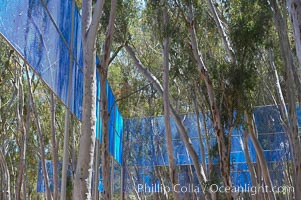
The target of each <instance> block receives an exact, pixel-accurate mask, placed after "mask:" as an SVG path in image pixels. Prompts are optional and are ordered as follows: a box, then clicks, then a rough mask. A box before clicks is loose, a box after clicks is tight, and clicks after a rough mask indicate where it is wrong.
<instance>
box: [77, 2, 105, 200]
mask: <svg viewBox="0 0 301 200" xmlns="http://www.w3.org/2000/svg"><path fill="white" fill-rule="evenodd" d="M103 5H104V0H97V2H96V4H95V5H94V12H93V15H92V0H86V1H83V4H82V43H83V57H84V66H83V69H84V93H83V106H82V108H83V110H82V111H83V112H82V126H81V137H80V144H79V152H78V160H77V167H76V174H75V179H74V194H73V199H74V200H84V199H88V200H90V199H91V180H92V167H93V157H94V145H95V125H96V115H95V113H96V35H97V31H98V28H99V22H100V17H101V13H102V8H103Z"/></svg>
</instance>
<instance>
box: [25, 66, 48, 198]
mask: <svg viewBox="0 0 301 200" xmlns="http://www.w3.org/2000/svg"><path fill="white" fill-rule="evenodd" d="M25 68H26V78H27V83H28V87H29V98H30V101H31V104H32V109H33V113H34V118H35V122H36V126H37V129H38V135H39V143H40V154H41V163H42V171H43V176H44V182H45V187H46V199H47V200H51V199H52V196H51V192H50V187H49V179H48V173H47V168H46V162H45V160H46V157H45V152H44V150H45V147H44V136H43V132H42V128H41V124H40V119H39V115H38V112H37V108H36V105H35V102H34V98H33V94H32V87H31V79H30V77H29V72H28V66H25Z"/></svg>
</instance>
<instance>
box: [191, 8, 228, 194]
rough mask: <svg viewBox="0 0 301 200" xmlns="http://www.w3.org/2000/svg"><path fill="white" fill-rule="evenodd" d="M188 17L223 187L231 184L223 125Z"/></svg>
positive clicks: (193, 29) (192, 24)
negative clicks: (203, 83)
mask: <svg viewBox="0 0 301 200" xmlns="http://www.w3.org/2000/svg"><path fill="white" fill-rule="evenodd" d="M191 9H192V8H191ZM191 12H192V11H191ZM190 19H191V20H190V27H189V34H190V40H191V48H192V53H193V56H194V59H195V62H196V65H197V67H198V70H199V72H200V77H201V79H202V80H203V81H204V82H205V85H206V88H207V94H208V97H209V102H210V109H211V112H212V114H213V116H212V118H213V123H214V128H215V132H216V137H217V144H218V150H219V156H220V170H221V173H222V176H223V181H224V185H225V187H231V186H232V184H231V179H230V165H229V160H228V152H227V148H226V141H225V138H224V133H223V127H222V125H221V119H220V113H219V109H218V106H217V103H216V99H215V95H214V89H213V85H212V80H211V78H210V76H209V72H208V70H207V68H206V66H205V63H204V62H203V58H202V56H201V54H200V53H199V49H198V43H197V40H196V33H195V27H194V21H193V17H192V16H190ZM226 195H227V199H231V198H232V197H231V192H229V193H227V194H226Z"/></svg>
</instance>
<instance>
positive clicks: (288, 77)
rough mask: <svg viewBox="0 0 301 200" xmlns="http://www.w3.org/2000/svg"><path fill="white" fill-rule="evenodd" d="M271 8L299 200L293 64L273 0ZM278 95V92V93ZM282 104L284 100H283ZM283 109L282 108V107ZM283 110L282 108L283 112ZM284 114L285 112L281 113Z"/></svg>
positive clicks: (300, 151)
mask: <svg viewBox="0 0 301 200" xmlns="http://www.w3.org/2000/svg"><path fill="white" fill-rule="evenodd" d="M271 6H272V9H273V13H274V22H275V27H276V29H277V32H278V36H279V42H280V50H281V56H282V59H283V63H284V66H283V67H284V71H285V84H286V99H287V104H288V111H287V115H286V116H283V117H284V120H286V126H287V129H286V132H287V135H288V139H289V143H290V150H291V153H292V157H293V183H294V184H293V185H294V187H295V198H296V199H300V198H301V158H300V155H301V143H300V138H299V133H298V124H297V114H296V95H295V88H296V85H295V83H296V81H298V80H295V77H294V68H295V66H294V63H293V58H292V53H291V48H290V44H289V39H288V30H287V26H286V23H285V21H284V19H283V17H282V15H281V13H280V10H279V7H278V5H277V2H276V1H275V0H271ZM278 94H279V92H278ZM283 103H284V100H283ZM282 107H283V106H282ZM283 109H284V108H282V110H283ZM282 113H283V114H285V110H283V112H282Z"/></svg>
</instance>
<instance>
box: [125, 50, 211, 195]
mask: <svg viewBox="0 0 301 200" xmlns="http://www.w3.org/2000/svg"><path fill="white" fill-rule="evenodd" d="M125 49H126V51H127V52H128V54H129V55H130V56H131V58H132V59H133V61H134V64H135V66H136V67H137V69H138V70H139V71H140V72H141V73H142V74H143V75H144V76H145V78H146V79H148V81H150V82H151V83H152V84H153V86H154V88H155V89H156V90H157V91H158V92H159V93H160V95H163V88H162V86H161V84H160V82H159V80H158V79H157V78H156V77H155V76H154V75H153V74H151V73H150V72H149V71H148V70H147V69H146V68H144V67H143V65H142V64H141V62H140V61H139V60H138V58H137V57H136V55H135V53H134V51H133V49H132V48H131V47H130V46H128V45H126V46H125ZM169 107H170V111H171V114H172V115H173V118H174V120H175V122H176V125H177V127H178V130H179V132H180V134H181V136H182V140H183V142H184V144H185V147H186V148H187V151H188V153H189V155H190V157H191V159H192V162H193V165H194V167H195V171H196V174H197V178H198V181H199V183H200V184H201V185H202V189H203V192H204V193H205V199H210V196H209V194H208V191H207V190H206V188H205V187H204V185H203V183H206V182H207V178H206V175H205V172H204V169H203V167H202V166H201V165H200V162H199V158H198V155H197V153H196V152H195V150H194V148H193V146H192V143H191V140H190V138H189V135H188V133H187V131H186V129H185V127H184V125H183V123H182V121H181V119H180V117H179V115H178V113H177V112H176V111H175V110H174V108H173V106H172V105H171V104H169Z"/></svg>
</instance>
